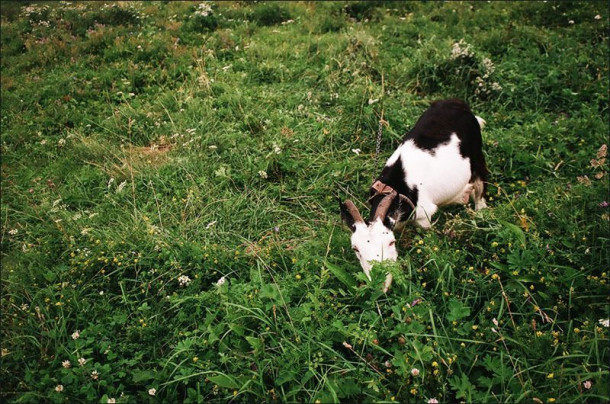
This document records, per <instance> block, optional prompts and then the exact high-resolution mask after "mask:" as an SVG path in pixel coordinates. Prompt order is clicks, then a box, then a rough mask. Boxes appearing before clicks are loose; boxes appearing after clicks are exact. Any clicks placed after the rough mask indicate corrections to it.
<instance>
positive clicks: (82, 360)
mask: <svg viewBox="0 0 610 404" xmlns="http://www.w3.org/2000/svg"><path fill="white" fill-rule="evenodd" d="M85 363H87V359H85V358H78V365H79V366H84V365H85Z"/></svg>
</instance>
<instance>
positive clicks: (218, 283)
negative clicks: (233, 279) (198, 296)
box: [216, 276, 227, 286]
mask: <svg viewBox="0 0 610 404" xmlns="http://www.w3.org/2000/svg"><path fill="white" fill-rule="evenodd" d="M226 281H227V278H226V277H224V276H223V277H221V278H220V279H219V280H218V282H216V285H218V286H222V285H224V284H225V282H226Z"/></svg>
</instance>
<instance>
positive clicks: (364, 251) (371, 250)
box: [352, 219, 398, 286]
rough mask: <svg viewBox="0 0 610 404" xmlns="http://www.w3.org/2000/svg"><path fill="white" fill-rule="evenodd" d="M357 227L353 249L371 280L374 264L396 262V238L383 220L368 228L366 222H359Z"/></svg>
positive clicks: (353, 239) (353, 234)
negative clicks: (388, 261)
mask: <svg viewBox="0 0 610 404" xmlns="http://www.w3.org/2000/svg"><path fill="white" fill-rule="evenodd" d="M355 227H356V230H355V231H354V232H353V233H352V248H353V249H354V251H355V252H356V256H357V257H358V260H360V265H361V266H362V269H363V270H364V273H365V274H366V276H367V277H368V278H369V279H371V275H370V272H371V267H372V266H373V264H372V263H373V262H376V261H384V260H390V261H396V259H397V258H398V251H396V245H395V243H396V238H395V237H394V233H393V232H392V230H390V229H388V228H387V227H385V226H384V225H383V222H382V221H381V219H377V220H375V221H374V222H372V223H370V224H369V225H368V226H367V225H366V223H364V222H357V223H355ZM386 282H387V280H386ZM390 282H391V278H390ZM388 286H389V284H388Z"/></svg>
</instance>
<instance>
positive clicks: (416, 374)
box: [411, 368, 419, 377]
mask: <svg viewBox="0 0 610 404" xmlns="http://www.w3.org/2000/svg"><path fill="white" fill-rule="evenodd" d="M411 375H412V376H414V377H417V376H419V369H418V368H413V369H411Z"/></svg>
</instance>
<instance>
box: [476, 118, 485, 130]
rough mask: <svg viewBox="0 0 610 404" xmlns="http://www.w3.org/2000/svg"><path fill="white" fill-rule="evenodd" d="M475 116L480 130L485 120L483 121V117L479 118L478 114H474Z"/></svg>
mask: <svg viewBox="0 0 610 404" xmlns="http://www.w3.org/2000/svg"><path fill="white" fill-rule="evenodd" d="M475 118H477V122H479V127H480V128H481V130H483V128H484V127H485V125H486V124H487V122H485V119H483V118H481V117H480V116H475Z"/></svg>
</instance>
